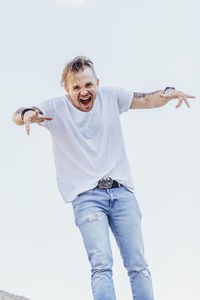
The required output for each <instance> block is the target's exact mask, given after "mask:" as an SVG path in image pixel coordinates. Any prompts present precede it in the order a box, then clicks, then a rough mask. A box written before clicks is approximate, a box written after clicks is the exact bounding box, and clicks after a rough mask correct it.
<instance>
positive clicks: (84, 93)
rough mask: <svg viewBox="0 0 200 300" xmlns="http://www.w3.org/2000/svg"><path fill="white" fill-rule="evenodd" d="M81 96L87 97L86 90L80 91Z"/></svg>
mask: <svg viewBox="0 0 200 300" xmlns="http://www.w3.org/2000/svg"><path fill="white" fill-rule="evenodd" d="M81 95H83V96H85V95H87V90H86V88H82V89H81Z"/></svg>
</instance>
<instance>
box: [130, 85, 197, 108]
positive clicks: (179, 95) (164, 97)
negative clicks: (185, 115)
mask: <svg viewBox="0 0 200 300" xmlns="http://www.w3.org/2000/svg"><path fill="white" fill-rule="evenodd" d="M187 98H195V96H191V95H187V94H185V93H183V92H181V91H177V90H176V89H174V88H167V89H165V91H164V90H158V91H155V92H152V93H134V94H133V99H132V103H131V106H130V108H131V109H145V108H157V107H161V106H163V105H165V104H166V103H168V102H169V101H170V100H172V99H178V101H179V102H178V104H177V105H176V108H178V107H179V106H181V104H182V102H183V101H184V102H185V104H186V105H187V107H188V108H189V107H190V105H189V102H188V100H187Z"/></svg>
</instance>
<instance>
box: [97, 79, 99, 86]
mask: <svg viewBox="0 0 200 300" xmlns="http://www.w3.org/2000/svg"><path fill="white" fill-rule="evenodd" d="M97 86H99V78H97Z"/></svg>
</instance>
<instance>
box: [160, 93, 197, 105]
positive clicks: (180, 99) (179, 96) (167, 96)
mask: <svg viewBox="0 0 200 300" xmlns="http://www.w3.org/2000/svg"><path fill="white" fill-rule="evenodd" d="M160 97H162V98H163V99H165V100H172V99H178V104H177V105H176V108H178V107H180V106H181V104H182V102H183V101H184V102H185V104H186V105H187V107H188V108H190V104H189V102H188V99H187V98H195V96H191V95H188V94H185V93H183V92H181V91H177V90H175V89H168V90H167V91H166V93H165V94H160Z"/></svg>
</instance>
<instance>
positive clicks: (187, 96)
mask: <svg viewBox="0 0 200 300" xmlns="http://www.w3.org/2000/svg"><path fill="white" fill-rule="evenodd" d="M184 96H185V97H186V98H196V97H195V96H192V95H187V94H184Z"/></svg>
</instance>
